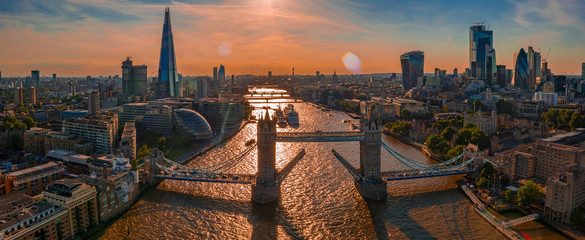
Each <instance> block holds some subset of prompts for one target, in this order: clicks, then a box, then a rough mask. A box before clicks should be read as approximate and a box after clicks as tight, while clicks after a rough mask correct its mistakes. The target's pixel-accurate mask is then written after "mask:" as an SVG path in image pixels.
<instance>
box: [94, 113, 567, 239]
mask: <svg viewBox="0 0 585 240" xmlns="http://www.w3.org/2000/svg"><path fill="white" fill-rule="evenodd" d="M256 106H262V105H256ZM271 106H272V107H275V106H277V104H271ZM285 106H286V104H282V105H281V107H282V108H284V107H285ZM294 107H295V109H296V110H297V111H298V112H299V117H300V126H299V127H298V128H291V127H286V128H279V129H278V131H315V130H322V131H348V130H349V125H348V124H346V123H343V120H344V119H348V118H349V117H348V115H347V114H346V113H343V112H339V111H328V112H325V111H322V110H321V109H318V108H317V107H315V106H314V105H312V104H309V103H294ZM262 111H263V110H262V109H261V108H256V110H254V112H253V114H261V112H262ZM354 121H356V120H354ZM255 136H256V124H255V123H249V124H247V125H246V126H245V127H244V128H243V129H242V130H241V131H240V132H239V133H237V134H236V135H235V136H234V137H233V138H231V139H230V140H228V141H226V142H225V143H223V144H221V145H219V146H218V147H216V148H214V149H212V150H210V151H209V152H207V153H205V154H204V155H202V156H199V157H197V158H195V159H194V160H193V161H191V162H189V163H187V165H188V166H190V167H199V166H202V167H203V166H209V165H212V164H214V163H218V162H220V161H223V160H226V159H228V158H229V157H230V156H233V155H234V154H236V153H238V152H240V151H241V150H243V149H244V148H245V142H246V141H248V140H249V139H252V138H255ZM382 138H383V141H384V142H385V143H386V144H388V145H389V146H390V147H392V148H393V149H395V150H396V151H398V152H400V153H401V154H402V155H404V156H406V157H409V158H411V159H416V160H419V161H421V162H424V163H429V164H431V163H433V164H434V163H436V162H434V161H433V160H430V159H428V158H427V157H426V156H425V155H423V154H422V153H421V152H420V151H419V150H418V149H416V148H414V147H412V146H410V145H406V144H404V143H402V142H400V141H398V140H396V139H394V138H392V137H389V136H386V135H384V134H383V135H382ZM302 148H305V149H306V151H307V154H306V155H305V156H304V158H303V159H301V160H300V162H298V163H297V165H296V166H295V167H294V169H293V170H292V171H291V172H290V174H289V175H288V177H287V178H286V180H285V181H284V182H283V184H282V186H281V188H282V191H281V198H280V200H278V201H277V202H275V203H273V204H268V205H258V204H254V203H252V202H251V199H250V198H251V197H250V194H251V187H250V186H249V185H239V184H219V183H204V182H184V181H175V180H165V181H163V182H161V183H160V184H159V185H158V186H157V187H156V188H150V189H148V190H147V191H146V192H145V193H144V194H143V195H142V196H141V198H140V200H139V201H138V202H137V204H136V205H134V207H132V208H131V209H130V210H129V211H128V212H127V213H125V214H124V215H122V216H121V217H119V218H118V219H116V220H115V221H114V222H112V223H110V225H109V226H108V227H107V228H106V229H104V230H103V231H102V232H100V233H99V234H96V236H95V237H94V238H99V239H124V238H125V237H127V238H126V239H277V238H278V239H505V237H504V236H503V235H501V234H500V233H499V232H498V231H497V230H496V229H495V228H493V227H492V226H491V225H490V224H489V223H487V222H486V221H485V220H484V219H483V218H481V217H480V216H478V215H477V214H476V213H475V212H474V211H473V205H472V203H471V202H470V201H469V200H468V199H467V198H466V196H465V194H464V193H462V192H461V191H459V190H458V189H457V185H456V181H457V180H459V179H461V178H462V177H461V176H446V177H437V178H428V179H415V180H406V181H393V182H389V183H388V197H387V198H386V199H385V200H383V201H379V202H375V201H366V200H364V199H363V198H362V197H361V196H360V194H359V193H358V192H357V190H356V189H355V187H354V183H353V178H352V177H351V175H350V174H349V173H348V172H347V171H346V170H345V168H344V167H343V166H342V165H341V164H340V163H339V162H338V161H337V160H336V158H335V157H334V156H333V155H332V154H331V148H335V149H336V150H337V151H338V152H339V153H340V154H341V155H343V156H344V157H345V158H346V159H347V160H348V161H350V162H351V163H352V164H353V165H354V166H359V144H358V143H357V142H342V143H288V142H287V143H280V142H279V143H277V168H281V167H283V166H284V165H285V164H286V163H287V162H288V161H289V160H290V159H291V158H292V157H294V155H295V154H296V153H298V151H300V150H301V149H302ZM255 151H256V150H254V151H252V152H251V153H250V154H249V155H248V156H247V157H246V159H245V160H244V161H243V162H242V163H240V164H239V165H238V166H237V167H236V168H234V170H232V171H233V173H248V174H251V173H255V172H256V152H255ZM382 152H383V153H382V171H386V170H391V169H406V166H403V165H402V164H401V163H400V162H399V161H398V160H396V159H394V158H392V156H391V155H390V154H388V153H387V152H385V151H382ZM128 228H129V230H130V235H128V232H127V229H128ZM515 229H519V230H520V231H523V232H525V233H526V234H527V235H528V236H530V237H531V238H532V239H563V237H562V236H560V235H559V234H557V233H556V232H553V231H551V230H550V229H548V228H546V227H544V226H542V225H541V224H539V223H536V222H529V223H525V224H522V225H519V226H517V227H515ZM127 235H128V236H127Z"/></svg>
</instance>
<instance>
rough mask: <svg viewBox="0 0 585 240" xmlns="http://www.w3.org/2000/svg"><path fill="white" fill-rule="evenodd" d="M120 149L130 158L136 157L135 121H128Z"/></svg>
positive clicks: (121, 138)
mask: <svg viewBox="0 0 585 240" xmlns="http://www.w3.org/2000/svg"><path fill="white" fill-rule="evenodd" d="M120 150H122V153H123V154H124V156H127V157H128V158H130V159H135V158H136V126H135V125H134V122H126V123H125V124H124V130H123V131H122V136H121V137H120Z"/></svg>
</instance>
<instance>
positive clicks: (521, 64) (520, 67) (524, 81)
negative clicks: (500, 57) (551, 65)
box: [514, 48, 530, 89]
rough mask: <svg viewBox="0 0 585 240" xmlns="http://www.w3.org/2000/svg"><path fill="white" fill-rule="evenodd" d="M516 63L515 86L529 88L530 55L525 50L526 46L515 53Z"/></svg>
mask: <svg viewBox="0 0 585 240" xmlns="http://www.w3.org/2000/svg"><path fill="white" fill-rule="evenodd" d="M515 59H516V65H515V68H514V87H517V88H522V89H528V88H529V86H530V85H529V80H528V56H527V54H526V52H525V51H524V48H521V49H520V52H518V53H517V54H515Z"/></svg>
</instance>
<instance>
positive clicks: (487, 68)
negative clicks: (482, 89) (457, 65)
mask: <svg viewBox="0 0 585 240" xmlns="http://www.w3.org/2000/svg"><path fill="white" fill-rule="evenodd" d="M469 69H470V70H471V72H470V77H475V78H477V79H482V80H487V81H488V82H487V84H488V85H491V80H492V79H493V76H494V75H495V74H496V71H497V70H496V53H495V50H494V48H493V32H492V31H491V30H487V28H486V26H485V25H483V24H477V25H473V26H471V27H470V28H469Z"/></svg>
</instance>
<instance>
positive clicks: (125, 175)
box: [80, 171, 140, 223]
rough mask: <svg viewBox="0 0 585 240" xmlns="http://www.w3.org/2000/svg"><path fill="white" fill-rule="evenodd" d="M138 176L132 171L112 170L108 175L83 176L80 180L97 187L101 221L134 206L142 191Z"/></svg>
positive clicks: (107, 219) (105, 220)
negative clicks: (98, 176)
mask: <svg viewBox="0 0 585 240" xmlns="http://www.w3.org/2000/svg"><path fill="white" fill-rule="evenodd" d="M137 180H138V178H137V175H135V173H134V172H131V171H120V172H118V171H111V172H110V174H108V175H107V176H106V177H100V178H97V177H90V176H87V175H84V176H81V179H80V181H81V182H83V183H85V184H87V185H90V186H93V187H95V189H96V191H97V206H98V212H99V221H100V222H102V223H104V222H107V221H109V220H111V219H112V218H115V217H116V216H117V215H118V214H120V213H122V212H123V211H125V210H127V209H128V208H130V207H131V206H132V203H133V202H134V200H135V199H136V198H137V197H138V194H139V193H140V191H139V187H138V181H137Z"/></svg>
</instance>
